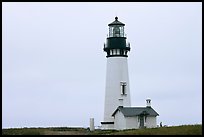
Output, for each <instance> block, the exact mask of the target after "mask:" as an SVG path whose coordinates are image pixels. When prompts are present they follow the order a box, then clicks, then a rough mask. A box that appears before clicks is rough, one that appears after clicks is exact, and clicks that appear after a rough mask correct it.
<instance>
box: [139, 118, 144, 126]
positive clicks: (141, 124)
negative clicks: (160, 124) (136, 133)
mask: <svg viewBox="0 0 204 137" xmlns="http://www.w3.org/2000/svg"><path fill="white" fill-rule="evenodd" d="M140 128H144V116H140Z"/></svg>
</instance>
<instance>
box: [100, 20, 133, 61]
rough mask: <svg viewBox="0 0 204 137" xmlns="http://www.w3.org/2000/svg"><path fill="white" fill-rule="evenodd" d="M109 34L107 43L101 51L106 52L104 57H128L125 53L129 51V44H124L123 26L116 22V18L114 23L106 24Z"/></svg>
mask: <svg viewBox="0 0 204 137" xmlns="http://www.w3.org/2000/svg"><path fill="white" fill-rule="evenodd" d="M108 26H109V34H108V37H107V42H106V44H104V48H103V50H104V51H105V52H107V56H106V57H114V56H124V57H128V55H127V52H128V51H130V43H126V37H125V33H124V26H125V24H124V23H122V22H120V21H118V17H115V21H113V22H112V23H110V24H108Z"/></svg>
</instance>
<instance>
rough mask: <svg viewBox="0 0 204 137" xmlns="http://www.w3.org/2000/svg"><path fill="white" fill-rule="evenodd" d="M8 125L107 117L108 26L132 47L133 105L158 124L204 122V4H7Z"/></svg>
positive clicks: (68, 123) (4, 124)
mask: <svg viewBox="0 0 204 137" xmlns="http://www.w3.org/2000/svg"><path fill="white" fill-rule="evenodd" d="M2 5H3V6H2V8H3V10H2V11H3V13H2V19H3V21H2V28H3V31H2V39H3V41H2V43H3V45H2V54H3V55H2V75H3V77H2V120H3V122H2V127H3V128H7V127H43V126H46V127H47V126H49V127H51V126H80V127H88V126H89V119H90V117H94V120H95V126H99V125H100V122H101V121H103V111H104V97H105V76H106V57H105V56H106V54H105V52H103V44H104V42H105V41H106V36H107V34H108V24H109V23H111V22H112V21H114V18H115V16H116V15H117V16H118V18H119V21H121V22H123V23H125V24H126V25H125V32H126V34H127V40H128V41H129V42H130V44H131V51H130V53H129V57H128V67H129V79H130V93H131V103H132V106H145V105H146V102H145V99H146V98H148V97H149V98H151V99H152V103H151V104H152V107H153V108H154V109H155V110H156V111H157V112H158V113H159V114H160V116H158V118H157V123H158V124H159V122H161V121H162V122H163V124H164V125H182V124H197V123H202V97H201V95H202V38H201V36H202V3H201V2H196V3H191V2H187V3H185V2H183V3H178V2H176V3H166V2H165V3H160V2H154V3H147V2H144V3H137V2H128V3H122V2H118V3H116V2H108V3H105V2H103V3H99V2H95V3H91V2H86V3H82V2H77V3H71V2H67V3H62V2H60V3H55V2H52V3H41V2H40V3H32V2H29V3H23V2H21V3H11V2H10V3H5V2H4V3H3V4H2Z"/></svg>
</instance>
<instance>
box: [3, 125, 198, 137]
mask: <svg viewBox="0 0 204 137" xmlns="http://www.w3.org/2000/svg"><path fill="white" fill-rule="evenodd" d="M2 135H202V125H181V126H172V127H159V128H151V129H130V130H121V131H116V130H99V129H96V130H95V131H92V132H91V131H89V129H88V128H87V129H86V128H70V127H53V128H52V127H51V128H10V129H2Z"/></svg>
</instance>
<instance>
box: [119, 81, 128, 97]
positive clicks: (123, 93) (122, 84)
mask: <svg viewBox="0 0 204 137" xmlns="http://www.w3.org/2000/svg"><path fill="white" fill-rule="evenodd" d="M126 85H127V83H126V82H120V87H121V95H126Z"/></svg>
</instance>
